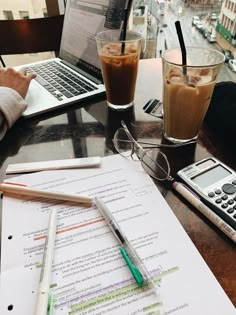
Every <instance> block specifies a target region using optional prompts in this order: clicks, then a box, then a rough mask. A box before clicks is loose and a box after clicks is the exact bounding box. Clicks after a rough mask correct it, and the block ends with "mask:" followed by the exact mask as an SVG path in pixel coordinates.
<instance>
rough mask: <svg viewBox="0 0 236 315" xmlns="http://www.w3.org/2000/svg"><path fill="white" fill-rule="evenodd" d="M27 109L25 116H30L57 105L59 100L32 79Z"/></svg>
mask: <svg viewBox="0 0 236 315" xmlns="http://www.w3.org/2000/svg"><path fill="white" fill-rule="evenodd" d="M25 100H26V103H27V104H28V107H27V109H26V110H25V111H24V113H23V116H29V115H33V114H36V113H41V112H44V111H46V110H48V108H51V107H54V106H57V103H58V102H59V101H58V100H57V99H56V98H55V97H54V96H53V95H51V94H50V93H49V92H48V91H47V90H45V88H44V87H42V86H41V85H39V84H38V83H36V82H35V81H32V82H31V84H30V87H29V90H28V93H27V96H26V99H25Z"/></svg>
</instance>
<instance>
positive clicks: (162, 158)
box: [113, 120, 196, 181]
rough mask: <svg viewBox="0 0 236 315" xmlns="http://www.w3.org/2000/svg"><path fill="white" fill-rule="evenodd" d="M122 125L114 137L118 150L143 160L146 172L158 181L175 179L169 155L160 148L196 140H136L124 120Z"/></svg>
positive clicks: (136, 159) (121, 153)
mask: <svg viewBox="0 0 236 315" xmlns="http://www.w3.org/2000/svg"><path fill="white" fill-rule="evenodd" d="M121 125H122V127H123V128H119V129H118V130H117V131H116V133H115V135H114V138H113V143H114V147H115V149H116V151H117V152H118V153H119V154H120V155H122V156H124V157H127V158H128V157H130V156H131V158H132V159H133V160H134V161H141V164H142V167H143V169H144V170H145V171H146V173H147V174H148V175H150V176H151V177H153V178H154V179H156V180H158V181H165V180H167V181H173V180H174V178H173V177H171V176H170V164H169V161H168V159H167V156H166V155H165V154H164V153H163V152H161V151H160V150H159V149H160V148H176V147H180V146H183V145H188V144H191V143H195V142H196V141H189V142H187V143H183V144H182V143H181V144H173V145H168V144H155V143H150V142H144V141H136V140H135V139H134V137H133V136H132V135H131V133H130V131H129V129H128V128H127V126H126V124H125V123H124V121H123V120H122V121H121ZM141 144H142V146H141Z"/></svg>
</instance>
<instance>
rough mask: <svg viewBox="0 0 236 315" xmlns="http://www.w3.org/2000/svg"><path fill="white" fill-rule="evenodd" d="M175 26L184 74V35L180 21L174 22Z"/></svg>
mask: <svg viewBox="0 0 236 315" xmlns="http://www.w3.org/2000/svg"><path fill="white" fill-rule="evenodd" d="M175 28H176V31H177V35H178V39H179V44H180V48H181V53H182V64H183V75H186V74H187V56H186V48H185V44H184V37H183V33H182V29H181V25H180V21H176V22H175Z"/></svg>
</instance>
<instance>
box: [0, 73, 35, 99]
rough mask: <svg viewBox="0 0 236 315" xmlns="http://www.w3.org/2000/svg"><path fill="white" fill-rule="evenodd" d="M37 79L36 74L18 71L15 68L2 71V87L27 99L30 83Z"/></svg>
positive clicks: (0, 82) (0, 83) (0, 78)
mask: <svg viewBox="0 0 236 315" xmlns="http://www.w3.org/2000/svg"><path fill="white" fill-rule="evenodd" d="M35 77H36V74H34V73H28V74H27V72H26V70H24V69H21V70H19V71H16V70H15V69H13V68H2V69H0V86H5V87H8V88H11V89H13V90H15V91H16V92H18V93H19V94H20V96H22V97H23V98H25V96H26V94H27V91H28V88H29V85H30V82H31V80H32V79H34V78H35Z"/></svg>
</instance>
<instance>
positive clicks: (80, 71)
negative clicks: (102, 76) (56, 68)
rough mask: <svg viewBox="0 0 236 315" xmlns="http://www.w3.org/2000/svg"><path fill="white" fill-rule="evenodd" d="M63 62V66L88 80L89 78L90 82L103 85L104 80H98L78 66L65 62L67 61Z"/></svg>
mask: <svg viewBox="0 0 236 315" xmlns="http://www.w3.org/2000/svg"><path fill="white" fill-rule="evenodd" d="M61 62H62V63H63V64H65V65H66V66H67V67H69V68H71V69H73V70H75V71H76V72H78V73H79V74H81V75H83V76H85V77H86V78H88V79H89V80H91V81H93V82H94V83H96V84H103V81H102V80H99V79H98V78H96V77H95V76H93V75H92V74H89V73H87V72H85V71H83V70H81V69H79V68H77V67H76V66H74V65H72V64H71V63H69V62H67V61H65V60H61Z"/></svg>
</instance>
